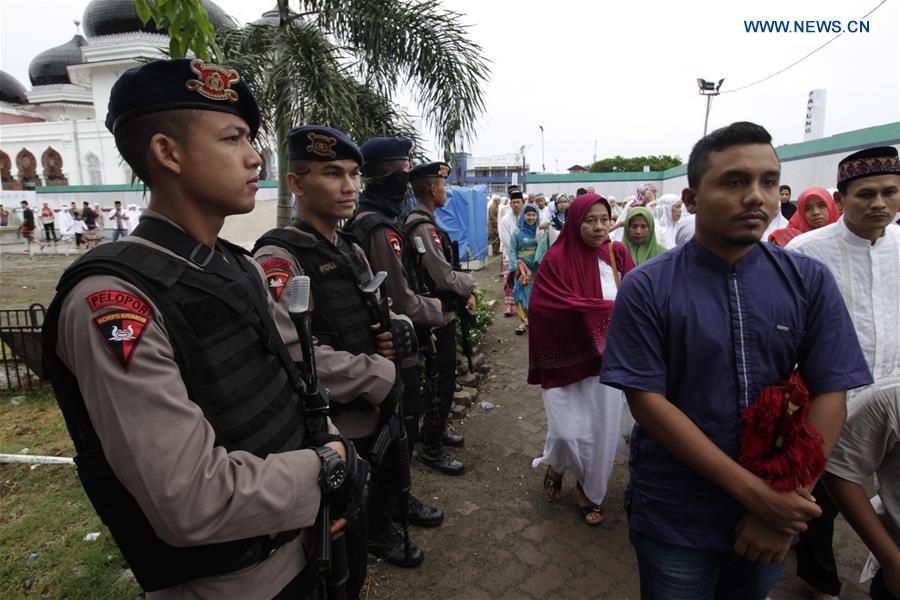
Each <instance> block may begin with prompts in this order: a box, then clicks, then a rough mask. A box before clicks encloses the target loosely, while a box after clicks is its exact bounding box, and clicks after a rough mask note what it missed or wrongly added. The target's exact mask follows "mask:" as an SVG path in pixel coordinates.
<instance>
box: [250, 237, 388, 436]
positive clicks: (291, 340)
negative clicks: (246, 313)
mask: <svg viewBox="0 0 900 600" xmlns="http://www.w3.org/2000/svg"><path fill="white" fill-rule="evenodd" d="M285 229H287V230H288V231H291V232H292V233H295V234H296V235H298V236H306V237H310V238H313V239H315V238H314V236H312V235H310V234H309V233H307V232H305V231H301V230H299V229H297V228H296V227H292V226H288V227H286V228H285ZM337 242H338V246H339V247H340V248H341V249H342V250H348V248H346V246H344V243H343V240H341V239H340V237H338V240H337ZM349 250H350V251H351V252H354V253H355V254H356V255H357V256H358V257H359V258H360V259H361V260H362V261H363V262H364V263H365V264H366V267H367V268H368V264H369V263H368V261H366V256H365V254H364V253H363V251H362V249H361V248H360V247H359V246H357V245H355V244H354V245H353V246H352V248H350V249H349ZM253 258H254V259H255V260H256V261H257V262H258V263H259V264H260V265H261V267H262V269H263V271H265V273H266V278H267V281H268V285H269V291H270V301H271V300H273V299H274V300H277V301H276V303H275V324H276V325H277V326H278V332H279V333H280V334H281V339H282V340H284V343H285V345H286V346H287V347H288V350H289V351H290V353H291V357H292V358H293V359H294V360H296V361H299V360H301V349H300V339H299V336H298V334H297V328H296V327H295V326H294V322H293V321H291V317H290V314H289V313H288V306H289V305H290V298H289V297H288V294H286V293H283V292H284V290H285V289H286V288H287V286H288V283H289V282H290V280H291V278H293V277H296V276H298V275H303V269H302V268H301V267H300V264H299V262H297V259H296V258H295V257H294V256H293V255H292V254H291V253H290V252H289V251H288V250H285V249H284V248H282V247H280V246H271V245H270V246H262V247H261V248H259V249H258V250H257V251H256V253H255V254H254V255H253ZM371 274H372V271H371V269H369V275H370V276H371ZM313 295H315V289H312V294H311V297H310V309H311V310H315V305H314V303H313V302H312V296H313ZM393 316H395V317H396V315H393ZM315 352H316V373H317V374H318V375H319V384H320V385H322V386H324V387H326V388H328V391H329V397H330V399H331V401H332V402H337V403H339V404H347V403H349V402H352V401H353V400H354V399H355V398H360V397H361V398H363V399H365V400H366V401H368V402H370V403H371V404H372V406H373V407H378V406H379V405H380V404H381V401H382V400H384V398H385V397H386V396H387V394H388V392H389V391H390V390H391V387H392V386H393V385H394V379H395V377H396V367H395V366H394V363H393V361H391V360H390V359H387V358H385V357H383V356H381V355H379V354H372V355H368V354H351V353H350V352H345V351H342V350H335V349H334V348H332V347H331V346H327V345H324V344H320V343H316V346H315ZM335 421H336V423H337V425H338V429H340V431H341V434H342V435H343V436H344V437H346V438H348V439H357V438H361V437H365V436H367V435H371V434H372V433H374V432H375V428H376V426H377V424H378V412H377V411H371V412H361V411H349V412H345V413H343V414H341V415H340V416H338V417H337V418H336V419H335Z"/></svg>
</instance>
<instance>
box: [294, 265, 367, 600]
mask: <svg viewBox="0 0 900 600" xmlns="http://www.w3.org/2000/svg"><path fill="white" fill-rule="evenodd" d="M288 293H289V296H288V297H289V299H290V304H289V307H288V313H289V314H290V316H291V320H292V321H293V322H294V326H295V327H296V328H297V334H298V336H299V337H300V351H301V352H302V354H303V363H302V364H301V365H300V368H299V371H300V378H301V381H302V384H303V391H302V394H301V401H302V402H303V417H304V420H305V426H306V433H307V435H308V436H309V437H314V436H316V435H323V434H327V433H328V391H327V390H325V389H323V388H320V387H319V378H318V375H317V374H316V362H315V360H316V359H315V351H314V348H313V341H312V328H311V326H310V315H309V312H310V311H309V277H307V276H306V275H300V276H297V277H294V278H293V279H291V283H290V288H289V290H288ZM348 444H349V443H348ZM351 460H353V461H355V460H357V459H356V453H355V452H351V448H347V462H348V463H349V462H350V461H351ZM354 466H355V465H348V473H349V472H350V471H351V470H352V467H354ZM331 509H332V507H331V506H330V505H329V503H328V502H326V501H325V494H324V489H323V494H322V502H321V503H320V504H319V513H318V515H316V523H315V528H316V530H315V543H316V549H315V555H314V559H313V564H315V565H316V568H317V569H318V571H319V586H320V591H321V592H322V593H323V594H324V597H325V598H327V599H328V600H344V599H345V598H346V597H347V590H346V587H347V580H348V578H349V577H350V569H349V567H348V564H347V545H346V544H347V542H346V540H345V536H341V537H339V538H337V539H332V537H331V521H332V510H331Z"/></svg>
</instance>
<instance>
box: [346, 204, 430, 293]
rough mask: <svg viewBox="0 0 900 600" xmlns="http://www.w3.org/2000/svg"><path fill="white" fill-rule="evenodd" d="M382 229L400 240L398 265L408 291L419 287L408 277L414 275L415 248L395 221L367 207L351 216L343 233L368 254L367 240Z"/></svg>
mask: <svg viewBox="0 0 900 600" xmlns="http://www.w3.org/2000/svg"><path fill="white" fill-rule="evenodd" d="M382 229H389V230H391V231H393V232H394V233H396V234H397V236H398V237H399V238H400V265H401V267H402V270H403V276H404V277H405V278H406V281H407V283H408V284H409V285H410V289H413V288H415V287H419V286H416V285H415V284H416V283H417V282H415V281H412V280H411V279H410V277H409V274H410V273H415V269H416V256H415V248H413V246H412V244H410V242H409V238H407V237H406V235H405V232H406V229H405V228H404V227H402V226H400V225H398V224H397V222H396V221H394V220H392V219H390V218H389V217H387V216H385V215H383V214H381V213H378V212H369V211H368V207H367V210H366V212H361V213H357V214H356V215H353V218H352V219H350V220H349V221H347V224H346V225H344V228H343V231H344V233H347V234H349V235H350V236H352V238H353V239H354V241H356V243H357V244H359V245H360V246H362V247H363V249H365V250H366V252H368V251H369V248H370V244H369V240H370V238H371V237H372V234H374V233H375V232H376V231H380V230H382ZM413 291H414V292H416V293H423V291H422V290H417V289H413Z"/></svg>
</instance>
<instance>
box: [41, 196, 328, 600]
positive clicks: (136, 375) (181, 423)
mask: <svg viewBox="0 0 900 600" xmlns="http://www.w3.org/2000/svg"><path fill="white" fill-rule="evenodd" d="M142 218H159V219H162V220H164V221H168V220H167V219H165V218H164V217H162V216H161V215H158V214H156V213H153V212H152V211H150V210H145V211H144V213H143V217H142ZM168 222H169V223H171V221H168ZM171 224H173V225H174V223H171ZM176 227H177V225H176ZM125 240H127V241H130V242H135V243H141V244H145V245H148V246H150V247H152V248H154V249H156V250H162V251H163V252H166V253H167V254H169V255H171V256H175V255H174V254H173V253H171V252H169V251H168V250H166V249H165V248H161V247H160V246H157V245H156V244H153V243H152V242H149V241H147V240H144V239H142V238H137V237H127V238H125ZM179 258H180V257H179ZM181 260H184V259H181ZM185 262H187V261H185ZM251 262H252V261H251ZM189 265H190V267H191V268H199V267H196V266H195V265H193V264H191V263H189ZM260 276H262V272H261V271H260ZM270 308H272V309H274V306H272V303H271V302H270ZM117 310H118V311H120V312H119V315H123V314H131V318H130V319H124V318H123V319H121V320H119V321H118V322H119V323H121V324H122V327H121V328H117V327H115V326H113V327H108V326H101V324H100V323H98V321H99V320H101V319H103V317H104V316H107V315H114V314H116V312H115V311H117ZM135 317H140V318H135ZM141 319H144V322H141ZM125 323H128V326H127V327H126V326H125ZM98 331H99V332H100V335H98ZM56 351H57V354H58V355H59V357H60V359H61V360H62V362H63V363H64V364H65V365H66V366H67V367H68V368H69V370H70V371H71V372H72V373H73V374H74V375H75V376H76V378H77V379H78V385H79V388H80V390H81V393H82V395H83V396H84V402H85V406H86V407H87V411H88V413H89V415H90V418H91V423H92V424H93V426H94V428H95V430H96V432H97V435H98V437H99V439H100V442H101V443H102V445H103V447H105V448H111V449H115V451H111V452H108V453H107V454H106V457H107V459H108V461H109V464H110V466H111V467H112V469H113V471H114V472H115V474H116V477H117V478H118V479H119V480H120V481H121V482H122V484H123V485H124V486H125V488H126V489H127V490H128V492H129V493H130V494H131V495H132V496H134V498H135V499H136V500H137V502H138V504H139V505H140V507H141V510H142V511H143V512H144V514H145V515H146V516H147V519H148V520H149V521H150V523H151V524H152V525H153V528H154V530H155V532H156V534H157V535H158V536H159V537H160V538H162V539H163V540H164V541H165V542H167V543H169V544H171V545H174V546H187V545H200V544H210V543H216V542H224V541H228V540H235V539H241V538H247V537H253V536H258V535H265V534H271V533H273V532H279V531H286V530H291V529H299V528H308V527H310V526H312V525H313V523H314V522H315V518H316V513H317V511H318V508H319V501H320V493H319V484H318V477H319V470H320V461H319V458H318V456H317V455H316V454H315V452H314V451H312V450H297V451H292V452H283V453H273V454H270V455H269V456H268V457H266V458H265V459H261V458H259V457H257V456H255V455H253V454H250V453H248V452H243V451H235V452H227V451H226V450H225V449H224V448H223V447H221V446H216V445H215V433H214V431H213V428H212V426H211V425H210V423H209V422H208V421H207V420H206V419H205V418H204V416H203V413H202V411H201V409H200V407H199V406H198V405H197V404H195V403H193V402H191V401H190V399H189V398H188V396H187V390H186V388H185V385H184V382H183V380H182V377H181V373H180V371H179V368H178V364H177V363H176V362H175V359H174V352H173V347H172V343H171V342H170V340H169V332H168V331H167V330H166V325H165V323H163V322H162V321H161V319H160V317H159V311H158V310H157V307H156V306H155V305H154V304H153V302H152V301H151V300H150V299H149V298H148V297H147V295H146V294H144V293H143V292H142V291H141V290H140V289H138V288H137V287H136V286H134V285H131V284H130V283H128V282H126V281H124V280H122V279H120V278H117V277H113V276H106V275H94V276H89V277H86V278H85V279H83V280H82V281H80V282H79V283H78V284H77V285H75V287H74V288H73V289H72V290H71V291H70V292H69V294H68V296H67V297H66V299H65V300H64V302H63V304H62V309H61V312H60V318H59V338H58V342H57V349H56ZM310 531H311V529H308V530H307V531H306V532H304V533H305V534H308V533H309V532H310ZM302 539H303V536H301V537H298V538H296V539H294V540H293V541H291V542H289V543H287V544H285V545H284V546H282V547H281V548H279V549H278V550H276V551H275V552H274V553H273V555H272V556H270V557H269V558H268V559H267V560H264V561H262V562H260V563H257V564H255V565H253V566H251V567H248V568H246V569H242V570H241V571H239V572H236V573H230V574H227V575H224V576H221V577H205V578H199V579H195V580H192V581H190V582H187V583H185V584H183V585H178V586H175V587H171V588H167V589H165V590H160V591H157V592H153V593H149V594H147V597H148V598H151V599H160V598H197V597H204V598H215V597H221V598H271V597H273V596H274V595H275V594H277V593H278V592H279V591H280V590H281V589H282V588H284V587H285V585H287V584H288V583H289V582H290V581H291V579H293V578H294V577H295V576H296V575H297V574H298V573H299V572H300V571H301V570H302V568H303V567H304V565H305V562H306V560H305V553H304V550H303V548H302V547H301V540H302ZM307 545H308V544H307Z"/></svg>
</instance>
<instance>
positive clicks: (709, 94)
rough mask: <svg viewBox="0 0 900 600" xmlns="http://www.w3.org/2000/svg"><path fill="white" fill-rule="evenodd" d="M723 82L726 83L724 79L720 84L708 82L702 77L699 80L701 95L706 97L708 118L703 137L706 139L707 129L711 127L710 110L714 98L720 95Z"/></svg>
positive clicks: (704, 123)
mask: <svg viewBox="0 0 900 600" xmlns="http://www.w3.org/2000/svg"><path fill="white" fill-rule="evenodd" d="M723 81H725V78H724V77H723V78H722V79H720V80H719V81H718V82H715V81H707V80H705V79H701V78H700V77H698V78H697V87H698V88H699V89H700V95H701V96H706V118H704V119H703V137H706V128H707V126H708V125H709V109H710V107H711V106H712V98H713V96H718V95H719V88H721V87H722V82H723Z"/></svg>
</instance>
